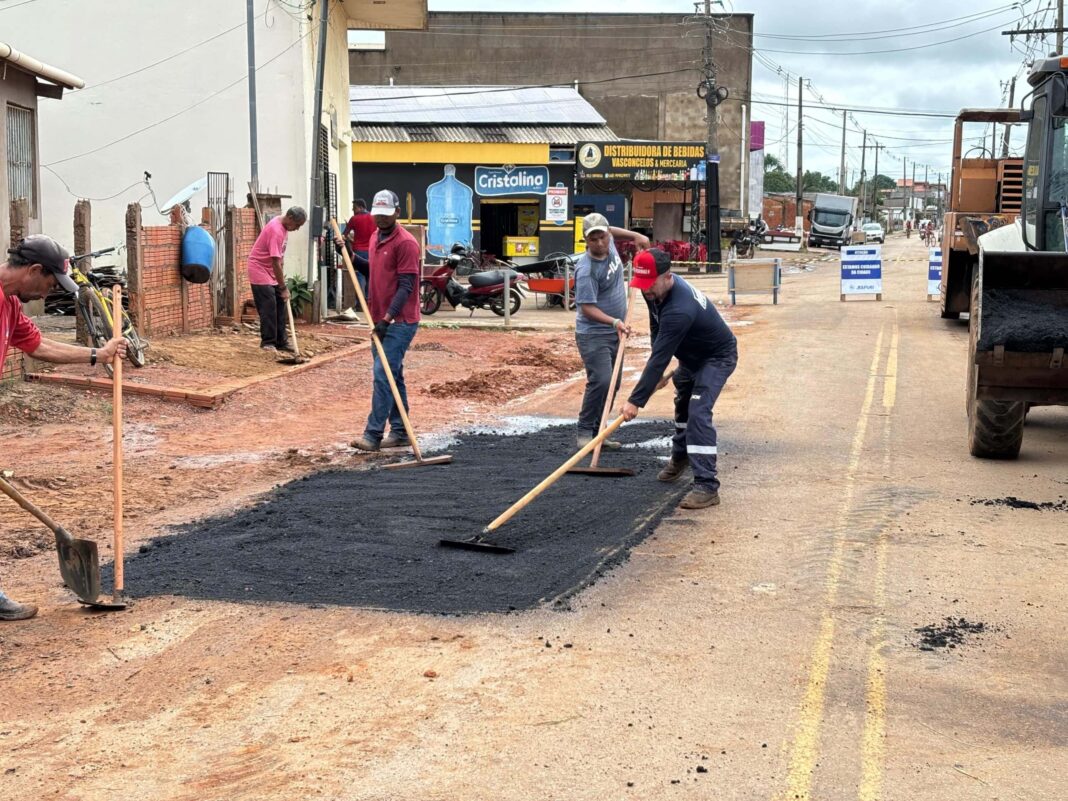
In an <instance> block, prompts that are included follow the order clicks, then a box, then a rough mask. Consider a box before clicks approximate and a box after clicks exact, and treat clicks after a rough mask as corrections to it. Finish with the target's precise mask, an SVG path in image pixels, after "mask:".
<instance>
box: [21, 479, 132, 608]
mask: <svg viewBox="0 0 1068 801" xmlns="http://www.w3.org/2000/svg"><path fill="white" fill-rule="evenodd" d="M0 492H3V493H4V494H5V495H7V497H9V498H10V499H11V500H13V501H14V502H15V503H17V504H18V505H19V506H21V507H22V508H23V509H25V510H26V511H27V512H29V513H30V514H31V515H33V516H34V517H36V518H37V519H38V520H40V521H41V522H42V523H44V524H45V525H46V526H47V527H48V528H49V529H50V530H51V531H52V533H53V534H55V535H56V551H57V552H58V553H59V573H60V575H61V576H63V583H64V584H66V585H67V587H68V589H70V591H71V592H73V593H74V594H75V595H77V596H78V600H79V601H81V602H82V603H83V604H85V605H86V606H91V607H93V608H95V609H123V608H125V606H126V605H125V604H122V603H119V604H115V603H112V602H110V601H106V600H103V599H101V597H100V559H99V557H98V556H97V551H96V543H95V542H93V541H92V540H76V539H74V537H72V536H71V535H70V532H68V531H67V530H66V529H65V528H63V527H62V526H61V525H59V524H58V523H56V522H55V521H54V520H53V519H52V518H50V517H49V516H48V515H46V514H45V513H44V512H43V511H41V510H40V509H39V508H38V507H36V506H34V505H33V504H32V503H30V501H29V500H27V499H26V498H25V497H24V496H23V495H22V493H21V492H19V491H18V490H17V489H15V488H14V487H13V486H11V485H10V484H9V483H8V482H7V481H5V480H4V479H3V478H0Z"/></svg>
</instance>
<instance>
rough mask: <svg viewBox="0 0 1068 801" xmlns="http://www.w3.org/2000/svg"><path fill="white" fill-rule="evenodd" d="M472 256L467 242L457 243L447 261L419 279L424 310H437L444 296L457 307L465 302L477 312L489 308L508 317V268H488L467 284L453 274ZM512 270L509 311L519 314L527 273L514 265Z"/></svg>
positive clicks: (420, 303) (470, 278)
mask: <svg viewBox="0 0 1068 801" xmlns="http://www.w3.org/2000/svg"><path fill="white" fill-rule="evenodd" d="M468 259H469V256H468V254H467V250H466V248H464V247H463V245H453V247H452V250H450V251H449V255H448V256H446V257H445V261H444V262H443V263H442V264H441V265H440V266H439V267H438V268H437V269H435V270H434V272H433V273H431V275H430V276H428V277H427V278H424V279H423V280H422V281H420V283H419V306H420V309H421V310H422V312H423V314H434V313H435V312H436V311H437V310H438V309H439V308H441V301H442V299H444V300H447V301H448V302H449V304H450V305H451V306H452V307H453V308H459V307H461V306H463V307H464V308H465V309H470V310H471V313H472V314H474V311H475V309H489V310H490V311H492V312H493V313H494V314H496V315H497V316H498V317H504V276H505V273H504V270H488V271H485V272H480V273H474V274H473V275H471V276H470V277H468V279H467V281H468V286H466V287H465V286H464V285H463V284H461V283H460V282H459V281H457V280H456V279H455V278H454V277H453V276H454V274H455V273H456V271H457V269H458V268H459V267H460V266H461V265H463V264H464V263H465V262H466V261H467V260H468ZM506 269H507V270H508V295H509V309H508V312H509V314H516V313H518V311H519V308H520V306H522V305H523V289H522V287H521V283H522V282H523V281H524V280H525V279H524V278H523V276H521V275H520V274H519V273H517V272H516V271H515V270H513V269H511V268H510V267H506Z"/></svg>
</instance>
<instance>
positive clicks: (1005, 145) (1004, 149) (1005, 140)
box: [1001, 0, 1064, 159]
mask: <svg viewBox="0 0 1068 801" xmlns="http://www.w3.org/2000/svg"><path fill="white" fill-rule="evenodd" d="M1063 5H1064V4H1063V0H1061V7H1062V8H1063ZM1057 52H1058V53H1059V52H1060V50H1058V51H1057ZM1015 104H1016V76H1015V75H1013V76H1012V81H1010V82H1009V108H1012V107H1013V106H1014V105H1015ZM1011 132H1012V126H1011V125H1009V124H1008V123H1006V124H1005V134H1004V136H1003V137H1002V140H1001V157H1002V158H1003V159H1007V158H1008V157H1009V134H1010V133H1011Z"/></svg>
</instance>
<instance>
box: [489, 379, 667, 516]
mask: <svg viewBox="0 0 1068 801" xmlns="http://www.w3.org/2000/svg"><path fill="white" fill-rule="evenodd" d="M674 374H675V371H674V370H669V371H668V372H666V373H665V374H664V377H663V378H661V379H660V381H659V382H658V383H657V385H656V388H657V389H660V388H661V387H663V386H664V385H665V384H667V382H668V381H670V380H671V376H673V375H674ZM621 425H623V415H619V417H617V418H616V419H615V420H613V421H612V422H611V423H609V424H608V426H607V427H606V428H605V429H603V430H602V431H601V432H600V433H599V434H598V435H597V436H596V437H594V438H593V439H591V440H590V441H589V442H587V443H586V444H585V445H583V446H582V447H581V448H579V450H578V452H577V453H576V454H575V455H574V456H572V457H571V458H570V459H568V460H567V461H566V462H564V463H563V464H562V465H560V466H559V467H558V468H556V470H554V471H553V472H552V473H550V474H549V476H548V477H547V478H545V479H544V480H543V481H542V482H541V483H540V484H538V486H536V487H534V489H532V490H531V491H530V492H528V493H527V494H526V495H524V496H523V497H522V498H520V499H519V500H518V501H516V502H515V503H513V504H512V505H511V506H510V507H508V508H507V509H506V510H505V511H504V512H502V513H501V514H500V516H499V517H497V519H496V520H494V521H493V522H492V523H490V524H489V525H488V526H486V528H485V531H483V532H482V533H483V534H487V533H489V532H491V531H494V530H495V529H498V528H500V527H501V526H503V525H504V524H505V523H507V522H508V521H509V520H511V519H512V518H513V517H515V515H516V513H517V512H519V511H520V510H522V509H523V508H524V507H525V506H527V504H529V503H530V502H531V501H533V500H534V499H535V498H537V497H538V496H539V495H541V494H542V493H543V492H545V490H547V489H548V488H549V487H551V486H552V485H553V484H555V483H556V481H557V479H559V478H560V476H562V475H564V473H566V472H567V471H568V470H570V469H571V468H572V467H574V466H575V465H576V464H578V463H579V462H580V461H582V459H583V457H585V456H586V454H587V453H589V452H590V451H592V450H593V449H594V448H596V447H597V446H598V445H600V444H601V443H602V442H604V441H605V440H606V439H608V437H609V435H610V434H612V433H613V432H614V431H615V430H616V429H617V428H619V427H620V426H621Z"/></svg>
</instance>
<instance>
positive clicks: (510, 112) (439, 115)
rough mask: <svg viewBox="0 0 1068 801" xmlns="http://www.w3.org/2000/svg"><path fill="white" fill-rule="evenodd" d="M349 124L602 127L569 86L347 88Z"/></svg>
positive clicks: (596, 115) (598, 116)
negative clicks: (499, 124)
mask: <svg viewBox="0 0 1068 801" xmlns="http://www.w3.org/2000/svg"><path fill="white" fill-rule="evenodd" d="M349 111H350V116H351V118H352V123H353V124H354V125H355V124H357V123H362V124H376V123H378V124H389V123H414V124H423V125H488V124H493V123H505V124H512V125H604V124H605V119H604V117H602V116H601V115H600V114H598V113H597V109H595V108H594V107H593V106H591V105H590V104H589V103H588V102H586V100H585V99H584V98H583V97H582V95H580V94H579V93H578V92H577V91H576V90H575V89H573V88H572V87H569V86H548V87H520V86H350V87H349Z"/></svg>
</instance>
